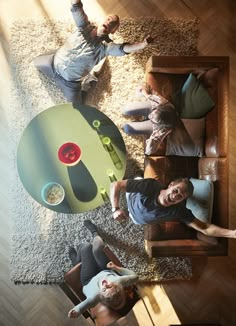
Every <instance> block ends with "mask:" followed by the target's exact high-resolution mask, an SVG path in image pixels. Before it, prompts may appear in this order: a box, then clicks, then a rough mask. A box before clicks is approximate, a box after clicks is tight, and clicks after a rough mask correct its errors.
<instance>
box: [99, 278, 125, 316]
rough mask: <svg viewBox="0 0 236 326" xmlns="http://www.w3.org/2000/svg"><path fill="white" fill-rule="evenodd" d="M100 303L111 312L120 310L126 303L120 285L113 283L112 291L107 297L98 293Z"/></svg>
mask: <svg viewBox="0 0 236 326" xmlns="http://www.w3.org/2000/svg"><path fill="white" fill-rule="evenodd" d="M100 301H101V303H103V304H104V305H106V306H108V307H110V308H111V309H113V310H119V309H121V308H122V307H123V306H124V305H125V302H126V295H125V291H124V288H123V286H122V285H121V284H118V283H113V291H112V293H111V294H110V295H109V296H104V294H102V293H100Z"/></svg>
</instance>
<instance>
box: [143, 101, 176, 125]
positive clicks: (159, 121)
mask: <svg viewBox="0 0 236 326" xmlns="http://www.w3.org/2000/svg"><path fill="white" fill-rule="evenodd" d="M148 118H149V119H150V120H151V121H152V123H153V124H155V125H158V126H159V127H162V128H174V127H175V126H176V123H177V119H178V115H177V113H176V110H175V107H174V106H173V105H172V104H171V103H169V102H167V103H163V104H159V105H158V107H157V108H156V109H155V110H153V111H152V112H151V113H150V114H149V115H148Z"/></svg>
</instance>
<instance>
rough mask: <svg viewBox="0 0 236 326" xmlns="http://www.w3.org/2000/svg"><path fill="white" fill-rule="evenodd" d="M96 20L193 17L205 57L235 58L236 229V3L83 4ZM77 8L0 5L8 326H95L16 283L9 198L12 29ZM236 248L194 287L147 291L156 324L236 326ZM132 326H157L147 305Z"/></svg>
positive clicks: (234, 208) (207, 265) (46, 291)
mask: <svg viewBox="0 0 236 326" xmlns="http://www.w3.org/2000/svg"><path fill="white" fill-rule="evenodd" d="M83 2H84V7H85V9H86V12H87V13H88V14H89V16H90V17H91V18H92V17H95V18H96V17H98V15H99V16H102V15H104V14H108V13H111V12H114V13H117V14H118V15H120V17H121V18H122V17H127V16H131V17H138V16H150V15H155V16H157V17H164V16H165V17H168V16H175V17H192V16H197V17H198V18H199V19H200V42H199V54H201V55H228V56H230V69H231V71H230V87H231V110H230V148H229V155H230V167H229V169H230V171H229V172H230V198H229V199H230V227H232V228H236V192H235V180H236V178H235V177H236V169H235V168H234V167H235V164H236V141H235V139H234V128H236V113H235V110H234V108H235V106H236V98H235V94H236V78H235V74H236V59H235V55H236V42H235V35H236V23H235V14H236V5H235V1H234V0H215V1H208V0H198V1H196V0H182V1H181V0H146V1H143V0H132V1H128V0H120V1H118V0H97V1H95V0H83ZM69 3H70V1H69V0H67V1H56V0H24V1H21V2H19V1H17V0H5V1H4V0H2V1H1V2H0V32H1V34H0V39H1V48H0V62H1V75H0V76H1V78H0V95H1V98H0V108H1V110H0V139H1V144H0V153H1V155H0V170H1V186H0V196H1V197H0V198H1V199H0V203H1V212H0V222H1V224H0V225H1V227H0V267H1V268H0V326H21V325H22V326H31V325H34V326H37V325H38V326H41V325H43V326H53V325H55V326H59V325H63V326H64V325H75V324H76V325H81V326H83V325H87V324H88V323H87V321H85V320H83V318H80V319H79V320H76V321H71V320H69V319H68V318H67V317H66V316H67V311H68V310H69V309H70V308H71V306H72V304H71V303H70V301H69V300H68V299H67V297H66V296H65V295H64V294H63V293H62V292H61V290H60V289H59V287H57V286H50V285H47V286H37V285H27V286H16V285H14V284H12V283H11V282H10V281H9V259H8V257H9V251H10V237H11V216H10V214H9V201H8V195H7V189H8V180H9V174H10V171H9V169H8V164H7V162H8V151H9V148H8V146H6V144H7V143H8V135H9V133H10V132H11V130H8V128H7V123H6V119H5V112H6V111H7V108H8V104H9V99H10V92H9V78H10V76H9V69H8V68H9V67H8V62H7V58H8V42H9V26H10V23H11V21H12V20H13V19H15V18H24V17H27V16H30V17H36V16H39V15H44V16H45V15H48V16H49V17H55V18H58V17H65V16H66V17H69V15H70V12H69V9H68V8H69ZM235 256H236V241H230V251H229V257H223V258H218V257H214V258H210V259H208V261H207V260H206V261H201V260H199V259H196V261H195V265H196V266H195V277H194V279H193V280H192V281H188V282H183V281H182V282H172V283H168V284H162V285H161V286H160V285H150V286H145V287H142V289H141V290H142V292H143V294H144V295H145V302H146V304H147V306H148V309H149V311H150V313H151V315H152V318H153V321H154V324H155V325H159V326H168V325H169V324H184V323H204V322H205V324H207V323H208V324H209V323H210V322H215V323H220V324H221V325H222V326H234V325H236V312H235V306H234V302H235V301H234V300H235V297H236V264H235V262H236V260H235ZM127 325H130V326H134V325H141V326H149V325H151V322H150V320H149V318H148V315H147V313H146V311H145V309H144V307H143V305H142V304H139V305H138V307H136V308H135V309H134V314H130V319H129V321H128V324H127Z"/></svg>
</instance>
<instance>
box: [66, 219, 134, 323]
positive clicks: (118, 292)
mask: <svg viewBox="0 0 236 326" xmlns="http://www.w3.org/2000/svg"><path fill="white" fill-rule="evenodd" d="M84 226H85V227H86V228H87V229H88V230H90V232H91V233H92V236H93V243H92V245H91V244H90V243H83V244H81V245H80V246H79V249H78V251H76V249H75V248H73V247H70V249H69V256H70V259H71V261H72V264H73V265H76V264H78V263H79V262H82V267H81V272H80V281H81V284H82V286H83V293H84V294H85V296H86V299H85V300H84V301H82V302H81V303H79V304H78V305H77V306H75V307H74V308H72V309H71V310H70V311H69V313H68V317H69V318H77V317H78V316H79V315H80V314H82V313H83V312H84V311H86V310H87V309H89V308H91V307H94V306H95V305H96V304H98V303H99V302H101V303H103V304H104V305H106V306H108V307H109V308H111V309H112V310H115V311H117V310H119V309H121V308H123V307H124V305H125V303H126V295H125V289H124V288H125V287H128V286H130V285H133V284H134V283H136V282H137V281H138V275H137V274H136V273H135V272H133V271H131V270H129V269H127V268H123V267H119V266H117V265H115V264H114V263H113V262H111V261H109V259H108V257H107V256H106V255H105V253H104V251H103V248H104V242H103V240H102V238H101V237H100V236H99V234H98V231H97V227H96V226H95V225H94V224H93V223H92V222H91V221H90V220H85V221H84Z"/></svg>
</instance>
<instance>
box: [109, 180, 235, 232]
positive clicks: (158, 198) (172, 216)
mask: <svg viewBox="0 0 236 326" xmlns="http://www.w3.org/2000/svg"><path fill="white" fill-rule="evenodd" d="M121 192H126V199H127V205H128V210H129V217H130V218H131V219H132V220H133V222H134V223H135V224H141V225H142V224H153V223H160V222H166V221H180V222H184V223H186V224H188V226H190V227H192V228H194V229H195V230H197V231H200V232H202V233H203V234H205V235H207V236H213V237H225V238H236V230H229V229H224V228H221V227H219V226H216V225H214V224H209V223H204V222H202V221H201V220H199V219H198V218H197V217H195V216H194V215H193V213H192V212H191V210H189V209H187V208H186V206H185V201H186V199H187V198H188V197H190V196H191V195H192V193H193V184H192V183H191V182H190V181H189V180H188V179H187V178H179V179H176V180H173V181H172V182H171V183H170V184H169V185H168V187H165V186H164V185H162V184H161V183H160V182H159V181H157V180H155V179H142V178H139V179H134V180H132V179H128V180H121V181H116V182H113V183H112V184H111V191H110V200H111V205H112V213H113V217H114V219H115V220H117V221H121V220H124V219H126V218H127V217H128V216H127V213H126V212H125V211H124V210H123V209H121V208H120V207H119V199H120V193H121Z"/></svg>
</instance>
